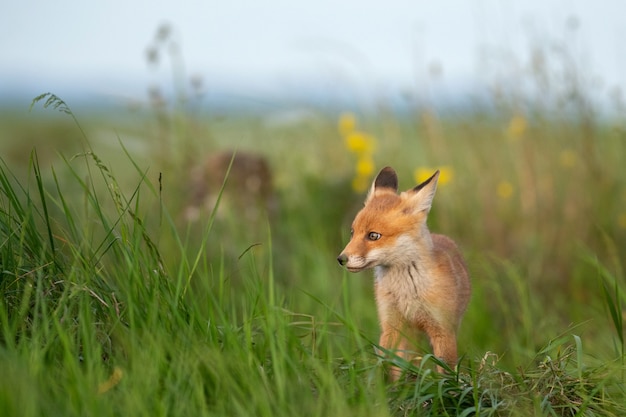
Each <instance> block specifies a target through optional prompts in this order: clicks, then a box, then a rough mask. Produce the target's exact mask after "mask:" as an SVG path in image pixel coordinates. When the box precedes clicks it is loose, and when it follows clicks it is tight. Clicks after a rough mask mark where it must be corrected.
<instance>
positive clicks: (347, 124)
mask: <svg viewBox="0 0 626 417" xmlns="http://www.w3.org/2000/svg"><path fill="white" fill-rule="evenodd" d="M355 129H356V116H355V115H354V113H350V112H346V113H342V114H341V116H339V133H341V134H342V135H343V136H346V135H348V134H350V133H351V132H353V131H354V130H355Z"/></svg>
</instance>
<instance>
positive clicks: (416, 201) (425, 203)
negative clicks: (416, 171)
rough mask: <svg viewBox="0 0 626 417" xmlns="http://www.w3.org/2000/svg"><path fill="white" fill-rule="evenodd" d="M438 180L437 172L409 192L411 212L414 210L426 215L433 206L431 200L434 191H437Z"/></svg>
mask: <svg viewBox="0 0 626 417" xmlns="http://www.w3.org/2000/svg"><path fill="white" fill-rule="evenodd" d="M438 180H439V170H437V171H436V172H435V173H434V174H433V175H432V176H431V177H430V178H429V179H427V180H426V181H424V182H422V183H421V184H419V185H417V186H415V187H414V188H412V189H411V190H409V194H410V199H411V201H412V203H413V210H415V212H425V213H428V212H429V211H430V207H431V206H432V204H433V198H434V197H435V191H437V181H438Z"/></svg>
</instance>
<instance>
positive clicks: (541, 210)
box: [0, 95, 626, 416]
mask: <svg viewBox="0 0 626 417" xmlns="http://www.w3.org/2000/svg"><path fill="white" fill-rule="evenodd" d="M40 99H41V100H44V99H45V100H47V101H45V102H44V104H47V105H48V106H49V107H50V106H51V107H56V108H57V110H58V109H61V110H63V111H64V113H63V114H62V115H61V116H63V117H65V118H66V119H68V120H67V122H68V123H67V124H66V123H65V121H64V120H65V119H54V120H46V121H44V122H41V123H42V124H41V125H39V124H37V123H38V122H37V121H33V120H27V121H21V120H19V119H17V120H11V121H7V120H4V121H3V122H2V123H3V124H6V125H7V128H6V129H3V132H5V133H3V134H2V135H3V137H2V141H1V143H2V145H1V146H2V147H4V149H0V150H1V151H2V155H12V158H11V160H7V159H3V160H2V162H1V165H0V266H1V268H0V269H1V275H0V292H1V294H2V297H1V298H0V307H1V308H0V326H1V331H0V368H1V369H2V377H1V378H0V414H2V415H7V416H11V415H20V416H35V415H81V416H83V415H133V416H135V415H137V416H139V415H150V416H154V415H164V416H177V415H181V416H189V415H193V416H201V415H229V416H230V415H255V416H283V415H284V416H293V415H311V416H315V415H318V416H329V415H330V416H332V415H338V416H339V415H340V416H350V415H355V416H356V415H359V416H361V415H368V416H369V415H371V416H378V415H380V416H390V415H391V416H409V415H418V416H422V415H423V416H429V415H431V416H441V415H460V416H468V415H485V416H486V415H496V416H503V415H519V416H527V415H557V416H561V415H563V416H575V415H580V416H583V415H584V416H590V415H607V416H619V415H624V413H626V392H625V389H624V383H625V382H626V380H625V371H626V368H625V363H624V359H625V352H624V324H623V317H624V304H625V303H626V277H625V276H624V270H623V259H625V257H626V251H625V250H624V248H625V247H626V225H623V224H622V223H621V221H622V220H620V219H622V217H620V216H623V215H624V214H625V212H624V207H625V203H626V172H625V171H624V170H623V169H622V166H621V164H622V161H621V159H622V158H623V155H625V154H626V152H625V151H626V146H625V145H624V141H623V137H622V136H621V135H622V134H621V133H619V131H617V130H611V129H609V126H605V125H602V124H600V123H599V122H598V123H597V125H596V126H595V127H594V129H593V130H592V131H585V132H582V131H581V130H579V129H578V125H577V122H576V121H571V120H563V119H559V118H558V117H554V118H552V119H536V120H535V119H531V120H529V121H528V124H529V127H528V128H527V130H526V131H525V132H524V134H523V135H522V136H523V137H515V138H510V137H507V133H506V131H507V126H508V122H509V116H510V115H506V114H505V115H501V116H500V117H485V116H483V115H479V114H477V115H468V116H463V117H456V118H447V119H446V118H438V117H436V116H434V115H432V114H424V115H422V116H423V117H414V118H408V117H395V116H393V115H390V114H386V113H381V114H378V115H373V116H372V115H371V116H364V117H362V118H361V119H360V126H359V128H361V129H365V130H367V131H368V132H370V134H372V135H374V136H375V137H377V138H378V145H377V149H376V152H375V153H374V158H375V161H376V164H377V165H378V168H379V167H381V166H384V165H387V164H389V165H393V166H394V167H396V168H397V169H398V171H399V173H400V181H401V186H402V187H403V188H408V187H410V186H412V185H413V184H414V180H413V178H412V176H413V171H414V169H415V168H417V167H419V166H431V167H435V166H440V165H447V166H451V167H452V168H453V169H454V177H453V178H452V180H451V181H450V183H449V184H446V185H442V186H441V187H440V189H439V191H438V194H437V197H436V198H435V203H434V208H433V212H432V217H431V219H430V225H431V229H433V230H435V231H438V232H443V233H446V234H449V235H451V236H453V237H454V238H455V239H456V240H457V241H458V242H459V243H460V244H461V246H462V247H463V249H464V252H465V254H466V256H467V258H468V264H469V266H470V270H471V276H472V285H473V298H472V301H471V303H470V307H469V310H468V312H467V314H466V317H465V319H464V322H463V324H462V329H461V335H460V353H461V354H462V355H463V357H462V359H461V361H460V364H459V367H458V372H453V371H451V372H450V373H449V374H447V375H439V374H437V373H435V372H434V371H433V370H434V367H435V365H436V362H437V361H436V359H435V358H432V357H431V356H430V355H428V351H429V350H428V346H427V345H426V344H425V343H424V345H423V348H424V352H423V353H424V360H423V361H422V364H421V365H420V366H419V367H415V366H413V365H410V364H407V363H403V362H402V361H401V359H399V358H381V357H378V356H377V355H376V353H375V352H376V350H375V346H376V345H375V342H376V341H377V339H378V325H377V318H376V312H375V308H374V300H373V295H372V280H371V276H370V274H369V273H362V274H359V275H349V274H347V273H346V272H344V271H343V270H342V269H341V268H339V266H338V265H336V261H335V257H336V255H337V254H338V253H339V251H340V250H341V248H342V247H343V245H344V244H345V241H346V238H347V230H348V229H349V223H350V221H351V218H352V216H353V215H354V213H355V212H356V211H357V210H358V208H359V206H360V204H361V202H362V199H363V195H362V194H358V193H355V192H353V191H352V190H351V187H350V183H351V180H352V172H353V166H354V162H355V161H354V159H353V156H352V155H351V154H350V153H349V152H348V151H347V150H345V149H344V146H343V142H342V138H341V136H340V134H339V133H338V131H337V127H336V121H337V118H334V117H328V116H320V117H319V118H316V119H313V120H304V121H301V122H298V123H297V124H295V125H286V126H278V125H267V124H264V123H263V121H262V120H259V119H255V118H254V117H249V118H243V119H239V118H237V117H233V118H232V119H231V120H228V121H220V119H217V118H216V119H210V120H209V122H204V123H203V122H202V121H200V120H198V119H195V118H193V117H192V116H191V115H188V114H187V113H185V112H183V111H180V110H177V112H176V113H175V114H172V116H171V117H172V118H176V121H175V122H176V123H172V125H176V126H177V127H176V129H172V130H168V129H167V128H166V127H164V126H165V125H160V127H159V129H160V130H159V133H160V137H162V138H165V139H163V141H162V142H161V143H160V144H159V146H153V143H151V142H149V141H148V140H147V139H145V143H143V144H142V142H141V141H139V142H137V141H136V139H133V140H131V139H130V137H136V136H137V132H141V123H142V122H139V121H138V122H137V126H132V125H131V126H130V127H128V126H122V127H120V126H113V127H111V128H110V130H113V131H114V132H115V133H113V134H109V135H108V136H106V137H105V138H103V139H97V138H92V135H93V136H102V130H103V128H102V125H106V124H105V122H106V121H99V122H98V123H88V124H86V125H85V126H82V122H81V118H80V117H75V115H74V113H72V111H71V110H70V109H69V107H68V106H67V105H66V104H65V103H64V102H62V100H60V99H59V98H58V97H56V96H51V95H47V96H44V97H40ZM66 113H67V114H66ZM165 116H167V115H165ZM33 117H34V116H33ZM138 120H141V119H139V118H138ZM109 123H111V124H112V125H114V124H115V123H116V122H115V121H114V120H111V121H109ZM42 126H43V127H42ZM46 126H55V128H54V129H52V128H51V129H50V130H48V129H46ZM59 126H61V127H59ZM48 131H49V134H50V135H51V136H50V137H45V135H46V134H47V133H46V132H48ZM105 131H107V130H106V129H105ZM17 132H20V134H21V135H24V136H26V137H27V138H26V139H24V137H22V136H20V137H17ZM29 132H31V133H29ZM58 132H62V134H59V137H56V136H57V135H58ZM94 132H96V133H94ZM181 132H186V133H181ZM189 132H193V134H190V133H189ZM29 134H30V135H32V137H37V138H40V137H42V135H43V139H45V140H46V143H50V142H49V141H60V142H62V143H64V144H65V145H64V148H63V150H62V151H61V152H60V153H59V154H57V155H54V154H52V153H50V152H48V151H46V152H45V154H42V153H41V152H42V151H41V150H40V149H39V147H38V144H37V142H36V141H33V143H32V145H33V146H28V144H29V141H28V137H30V136H28V135H29ZM68 135H69V136H72V137H74V138H75V139H74V140H72V141H69V144H68V139H67V137H68ZM194 135H195V136H194ZM585 135H592V137H587V136H585ZM145 136H146V138H148V137H151V136H150V133H149V132H146V133H145ZM202 136H206V137H209V136H210V137H211V138H212V141H211V143H210V144H203V143H200V142H193V141H191V140H190V139H189V138H190V137H202ZM127 137H128V138H129V139H127ZM111 142H113V143H114V145H111V144H110V143H111ZM137 143H139V145H137ZM233 144H235V146H237V147H238V148H240V149H248V150H252V151H257V152H260V153H262V154H264V155H266V156H267V158H268V159H269V161H270V163H271V165H272V167H273V170H274V173H275V178H276V188H277V197H278V201H279V208H278V212H277V213H276V214H275V215H274V216H270V217H269V218H263V219H262V220H261V221H258V222H256V223H255V224H253V225H245V228H244V227H243V226H242V224H241V222H238V221H228V219H224V218H222V217H220V216H215V215H214V214H215V213H211V212H207V213H206V216H205V218H204V219H203V220H202V221H200V222H199V223H196V224H193V225H188V224H186V223H185V222H184V221H183V220H181V215H180V214H181V212H182V209H183V208H184V204H183V202H184V201H185V197H186V195H185V192H186V191H187V188H186V187H185V185H186V182H187V179H186V178H187V177H186V172H185V169H186V168H187V167H188V166H189V164H190V161H191V162H192V163H195V162H197V155H202V154H207V153H208V152H211V151H213V150H214V149H217V148H224V147H227V146H233ZM161 145H163V146H161ZM46 146H49V145H46ZM65 146H66V147H65ZM589 146H592V147H593V152H589ZM170 147H171V148H170ZM174 148H175V149H176V151H175V152H170V151H169V150H170V149H174ZM33 149H34V150H33ZM294 149H297V150H298V151H297V152H294ZM564 151H567V152H569V153H566V154H564V153H563V152H564ZM564 155H565V156H564ZM567 155H570V159H569V160H566V159H567V158H566V157H567ZM572 155H573V157H572ZM168 156H171V158H168ZM194 158H196V159H194ZM42 161H45V162H42ZM159 174H162V175H161V176H160V175H159ZM503 181H504V182H506V183H507V184H509V186H510V188H511V189H512V192H511V194H510V195H508V196H503V195H499V194H498V189H499V186H500V185H501V183H502V182H503ZM231 191H232V190H229V188H228V183H226V184H225V186H224V193H228V192H231ZM391 362H393V363H395V364H396V365H400V366H401V367H403V368H405V369H407V377H406V378H404V379H402V380H401V381H400V382H398V383H390V382H388V381H387V379H386V377H385V375H386V372H385V368H386V367H387V366H389V365H390V363H391Z"/></svg>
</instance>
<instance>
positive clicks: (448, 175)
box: [413, 166, 454, 185]
mask: <svg viewBox="0 0 626 417" xmlns="http://www.w3.org/2000/svg"><path fill="white" fill-rule="evenodd" d="M436 170H437V169H434V168H428V167H419V168H417V169H416V170H415V172H414V173H413V178H414V179H415V182H416V183H417V184H421V183H423V182H424V181H426V180H427V179H429V178H430V177H431V176H432V175H433V174H434V173H435V171H436ZM453 178H454V169H453V168H452V167H450V166H442V167H439V181H438V183H437V184H438V185H446V184H448V183H450V182H452V179H453Z"/></svg>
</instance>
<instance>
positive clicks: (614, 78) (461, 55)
mask: <svg viewBox="0 0 626 417" xmlns="http://www.w3.org/2000/svg"><path fill="white" fill-rule="evenodd" d="M623 4H624V3H623V2H621V1H619V0H611V1H600V2H590V1H585V0H578V1H565V0H558V1H541V0H526V1H496V0H469V1H462V0H458V1H453V0H444V1H432V0H428V1H426V0H424V1H422V0H387V1H384V2H383V1H377V2H374V1H367V0H344V1H338V0H317V1H311V2H301V1H288V0H259V1H252V0H248V1H243V0H231V1H223V0H222V1H212V0H208V1H187V0H177V1H165V0H162V1H158V0H135V1H122V0H107V1H99V2H96V1H78V0H55V1H50V0H24V1H8V0H5V1H3V2H2V4H0V96H2V95H3V91H4V94H7V92H11V94H13V95H15V94H16V92H17V94H18V96H21V94H22V93H23V94H24V96H25V97H28V98H29V99H30V98H32V97H33V96H34V95H36V94H38V93H40V92H44V91H54V92H58V93H57V94H59V95H62V92H63V91H67V90H72V89H74V90H75V89H79V90H80V91H83V92H85V93H95V94H105V95H129V96H132V95H140V94H142V93H143V92H144V91H145V88H146V86H147V85H148V84H149V83H150V79H151V77H154V76H155V75H154V71H150V69H149V68H148V65H147V63H146V54H145V52H146V50H147V48H148V46H149V45H150V43H151V42H152V40H153V38H154V35H155V33H156V30H157V28H158V27H159V25H160V24H162V23H169V24H170V25H171V27H172V28H173V37H174V38H175V39H176V40H177V41H178V43H179V44H180V46H181V56H182V57H183V60H184V65H185V74H186V75H187V76H194V75H197V76H200V77H202V78H203V79H204V80H205V83H207V84H209V85H210V84H211V83H213V84H220V85H226V86H228V85H238V86H240V87H241V86H247V85H255V86H256V88H259V89H260V90H261V91H262V90H263V89H264V88H266V89H269V90H272V89H275V90H277V91H280V88H281V85H284V84H285V80H290V83H288V84H289V85H290V86H293V85H294V84H297V80H304V81H305V82H306V80H311V79H324V78H329V79H331V78H332V79H335V80H336V82H337V84H338V85H341V83H342V82H344V81H345V83H346V84H354V85H376V86H377V88H379V89H380V88H382V89H384V88H395V87H396V86H409V87H410V86H416V85H417V86H419V85H421V84H422V81H423V80H424V79H426V78H428V77H429V71H430V69H432V68H440V70H441V76H440V78H441V79H443V80H445V81H446V82H449V83H451V84H452V85H454V84H455V83H460V82H479V81H484V80H482V78H485V77H487V76H489V75H488V74H486V72H488V71H486V70H485V63H486V62H489V60H486V59H485V56H489V57H490V59H494V57H498V58H496V59H499V60H503V61H509V60H510V61H511V62H513V61H515V60H518V61H519V62H522V61H524V60H525V59H526V57H527V56H528V53H529V50H530V45H531V44H532V43H533V42H540V43H541V42H547V41H550V40H552V41H559V42H560V41H563V40H564V39H565V38H567V42H568V43H569V46H570V47H572V48H573V52H572V54H573V55H574V58H575V59H576V60H577V61H578V62H579V63H580V65H581V66H583V67H584V68H583V69H585V70H588V71H590V72H593V74H592V75H597V76H598V77H599V78H600V79H601V80H602V82H603V85H604V86H606V87H607V88H609V87H613V86H620V87H621V88H622V89H624V88H626V6H625V5H623ZM572 16H574V17H575V20H574V21H575V22H577V23H576V24H575V26H576V27H577V28H576V29H575V30H574V31H572V30H571V25H570V30H569V32H568V29H567V22H568V21H569V22H570V23H571V22H572V20H571V19H570V18H571V17H572ZM568 19H569V20H568ZM506 65H509V64H505V65H504V67H506ZM510 65H511V66H514V64H510ZM490 68H491V67H490ZM283 88H286V87H283ZM289 88H290V87H289ZM59 90H61V91H59Z"/></svg>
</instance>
